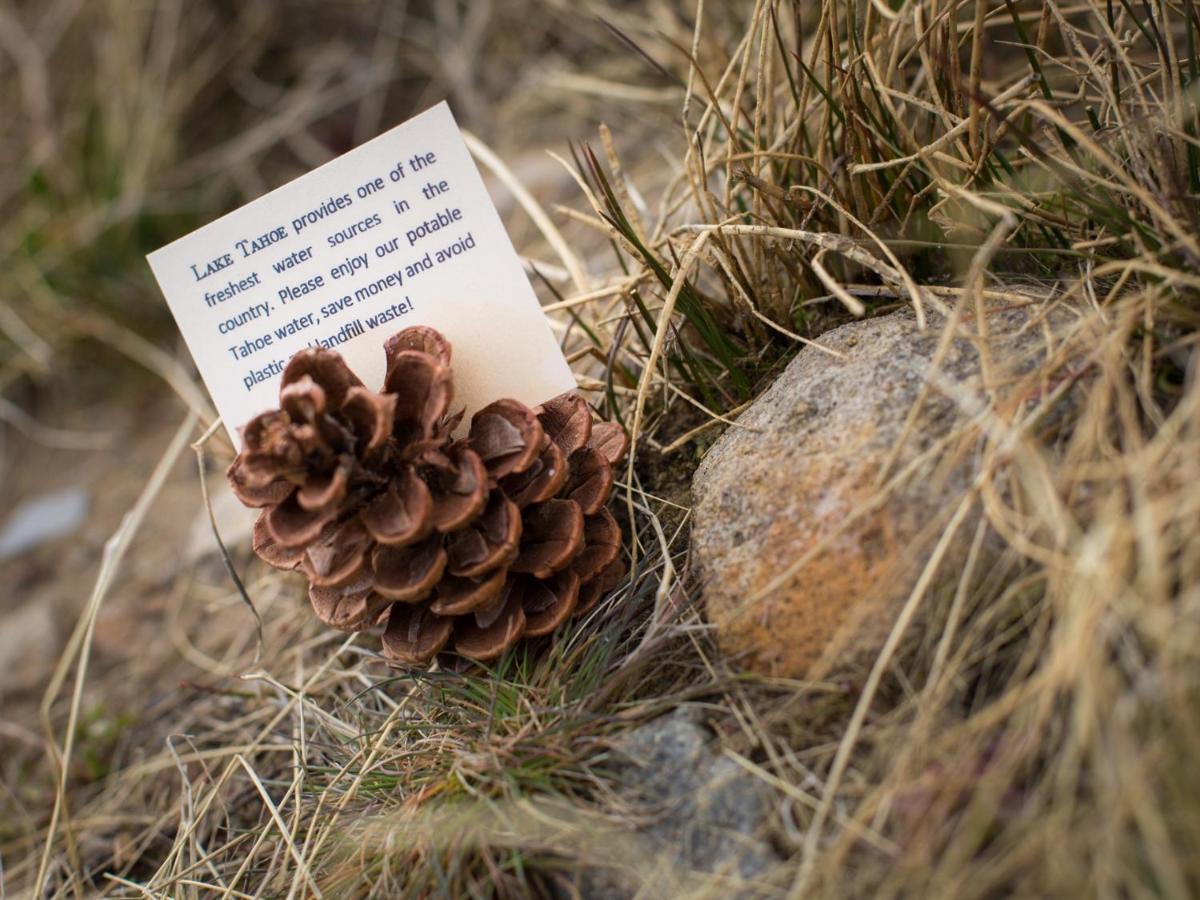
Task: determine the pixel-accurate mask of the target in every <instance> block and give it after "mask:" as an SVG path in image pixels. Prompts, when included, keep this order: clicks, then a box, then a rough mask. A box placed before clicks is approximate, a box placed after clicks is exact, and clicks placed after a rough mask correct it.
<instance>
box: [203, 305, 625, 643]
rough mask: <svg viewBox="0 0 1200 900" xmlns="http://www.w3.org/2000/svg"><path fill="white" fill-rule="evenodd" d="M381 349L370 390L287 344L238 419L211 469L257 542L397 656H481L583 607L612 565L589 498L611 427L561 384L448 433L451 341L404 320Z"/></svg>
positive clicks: (451, 423)
mask: <svg viewBox="0 0 1200 900" xmlns="http://www.w3.org/2000/svg"><path fill="white" fill-rule="evenodd" d="M384 351H385V353H386V356H387V374H386V375H385V377H384V385H383V390H382V392H381V393H376V392H374V391H371V390H369V389H367V388H366V387H364V386H363V385H362V383H361V382H360V381H359V380H358V379H357V378H356V377H355V376H354V374H353V373H352V372H351V371H350V370H349V368H348V367H347V366H346V364H345V362H344V361H343V360H342V358H341V356H340V355H339V354H337V353H336V352H333V351H329V350H321V349H311V350H303V351H301V352H299V353H297V354H296V355H295V356H293V357H292V359H291V360H290V361H289V362H288V365H287V367H286V368H285V369H284V372H283V377H282V380H281V384H280V391H279V409H277V410H271V411H269V412H265V413H262V414H261V415H259V416H257V417H255V418H254V419H252V420H251V421H250V422H249V423H248V424H247V425H246V426H245V428H244V429H243V432H242V437H243V444H244V446H243V448H242V452H241V453H240V454H239V455H238V456H237V458H236V459H235V460H234V461H233V464H232V465H231V466H230V467H229V471H228V473H227V475H228V478H229V482H230V484H231V485H232V486H233V490H234V492H235V493H236V494H237V496H238V497H239V498H240V499H241V501H242V502H243V503H245V504H246V505H248V506H254V507H260V508H262V510H263V511H262V514H261V515H260V516H259V518H258V522H257V523H256V525H255V529H254V550H255V552H256V553H257V554H258V555H259V556H260V557H262V558H263V559H264V560H265V561H266V562H268V563H270V564H271V565H273V566H275V567H277V568H280V569H299V570H300V571H302V572H303V573H304V574H305V575H306V576H307V578H308V581H309V597H310V599H311V601H312V606H313V609H314V610H315V611H316V613H317V616H318V617H319V618H320V619H321V620H322V621H323V622H325V623H326V624H328V625H332V626H334V627H335V628H340V629H343V630H346V631H359V630H361V629H364V628H369V627H371V626H373V625H376V624H385V623H386V629H385V631H384V633H383V652H384V654H385V655H386V656H387V657H389V658H390V659H393V660H396V661H398V662H402V663H406V664H410V665H416V664H426V663H428V662H429V661H430V660H432V659H433V657H434V656H435V655H437V653H438V652H440V651H441V650H443V649H444V648H446V647H453V649H454V650H455V651H456V652H458V653H460V654H462V655H463V656H468V657H471V658H473V659H477V660H489V659H493V658H495V657H497V656H499V655H500V654H501V653H503V652H504V651H505V650H506V649H508V648H509V647H511V646H512V645H513V644H514V643H516V641H518V640H519V639H520V638H522V637H536V636H539V635H545V634H549V633H551V632H552V631H554V630H555V629H556V628H557V627H558V626H559V625H560V624H562V623H563V622H564V621H565V620H566V619H567V618H568V617H569V616H571V615H572V614H579V613H583V612H587V611H588V610H589V609H591V608H592V607H593V606H595V605H596V603H598V602H599V600H600V598H601V597H602V596H603V595H604V594H605V593H606V592H607V591H609V590H611V589H612V588H613V587H615V586H616V584H617V583H618V582H619V581H620V580H621V578H622V577H623V575H624V571H625V569H624V564H623V563H622V561H621V555H620V551H621V530H620V527H619V526H618V525H617V522H616V520H615V519H614V518H613V517H612V514H611V513H610V512H609V511H608V510H607V508H606V506H605V505H606V503H607V501H608V497H609V494H610V493H611V491H612V484H613V471H612V467H613V465H614V464H615V463H616V462H618V461H619V460H620V459H621V457H623V456H624V455H625V452H626V450H627V449H628V439H627V437H626V435H625V432H624V430H623V429H622V428H621V427H620V426H619V425H616V424H613V423H610V422H596V423H593V422H592V416H591V412H590V410H589V409H588V406H587V403H586V402H585V401H584V400H583V398H581V397H580V396H578V395H577V394H571V393H568V394H563V395H561V396H559V397H556V398H555V399H553V400H551V401H549V402H547V403H545V404H543V405H542V406H540V407H537V408H535V409H530V408H529V407H527V406H525V405H524V404H523V403H519V402H517V401H515V400H498V401H496V402H495V403H492V404H490V405H489V406H487V407H484V408H483V409H481V410H479V411H478V412H477V413H475V415H474V416H473V417H472V418H471V425H470V430H469V432H468V434H467V436H466V437H464V438H461V439H459V440H455V439H453V437H452V432H453V431H454V430H455V428H456V427H457V426H458V424H459V422H460V421H461V419H462V414H461V413H459V414H457V415H453V414H451V413H450V412H449V410H450V404H451V401H452V399H453V382H452V379H451V374H450V344H449V342H448V341H446V339H445V338H443V337H442V335H441V334H440V333H438V332H437V331H435V330H434V329H432V328H426V327H423V326H415V327H412V328H407V329H405V330H404V331H401V332H400V333H398V334H396V335H394V336H392V337H391V338H389V339H388V340H387V342H386V343H385V344H384Z"/></svg>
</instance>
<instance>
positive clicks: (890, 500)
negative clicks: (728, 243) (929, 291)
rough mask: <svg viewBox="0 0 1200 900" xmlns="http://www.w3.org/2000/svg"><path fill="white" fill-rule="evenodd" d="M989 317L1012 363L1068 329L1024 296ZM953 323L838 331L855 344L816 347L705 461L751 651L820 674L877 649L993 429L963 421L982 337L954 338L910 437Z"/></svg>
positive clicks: (705, 578) (960, 546)
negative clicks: (1033, 308)
mask: <svg viewBox="0 0 1200 900" xmlns="http://www.w3.org/2000/svg"><path fill="white" fill-rule="evenodd" d="M987 321H988V331H989V341H988V345H987V347H988V351H989V352H990V354H991V359H992V360H993V361H995V363H996V366H997V368H1000V369H1006V370H1008V371H1010V372H1011V373H1018V372H1020V371H1028V370H1029V368H1030V367H1031V366H1032V365H1033V364H1034V362H1035V361H1036V360H1037V359H1038V358H1039V357H1041V356H1043V355H1044V353H1045V351H1046V347H1047V345H1048V340H1049V338H1050V336H1051V335H1052V333H1053V330H1052V329H1051V328H1050V326H1048V325H1047V324H1046V323H1044V322H1033V321H1031V319H1030V316H1029V315H1028V314H1027V313H1026V312H1024V311H1022V310H1021V309H1016V308H1007V309H1003V310H999V311H995V312H990V313H989V315H988V319H987ZM1057 327H1058V326H1055V328H1057ZM940 336H941V321H940V320H938V319H936V318H935V319H933V320H932V321H931V322H930V327H929V328H928V329H927V331H926V332H925V333H920V332H919V331H918V329H917V325H916V320H915V317H914V316H913V314H912V312H911V311H909V310H902V311H900V312H897V313H893V314H890V315H887V316H882V317H879V318H875V319H869V320H865V321H861V322H853V323H851V324H849V325H844V326H842V327H841V328H837V329H835V330H833V331H830V332H828V333H827V334H825V335H824V336H822V338H821V342H822V343H823V344H824V345H826V346H827V347H830V348H832V349H835V350H837V351H839V352H841V353H842V354H844V355H845V359H844V360H839V359H836V358H833V357H831V356H829V355H828V354H825V353H821V352H820V351H818V350H815V349H813V348H805V349H803V350H801V351H800V353H799V354H798V355H797V356H796V358H795V359H794V360H792V362H791V363H790V364H789V365H788V367H787V369H786V370H785V371H784V373H783V374H782V375H781V376H780V377H779V379H778V380H777V381H776V382H775V383H774V384H773V385H772V386H771V387H770V388H769V389H768V390H767V391H766V392H765V393H764V394H763V395H762V396H761V397H760V398H759V399H758V400H756V401H755V403H754V404H753V405H752V406H751V407H750V409H748V410H747V411H746V412H745V413H744V414H743V415H742V416H740V417H739V419H738V420H737V423H738V424H737V426H735V427H730V428H729V429H728V430H726V432H725V433H724V434H723V435H722V436H721V438H720V439H719V440H718V441H717V442H716V444H714V445H713V447H712V448H711V450H710V451H709V452H708V454H707V456H706V457H705V459H704V461H703V462H702V463H701V465H700V467H699V469H698V470H697V472H696V475H695V478H694V481H693V484H692V491H693V500H694V507H693V508H694V513H693V515H694V519H693V529H692V561H693V566H694V568H695V570H696V572H697V573H698V576H699V581H700V585H701V588H702V592H703V597H704V604H705V608H706V612H707V615H708V617H709V620H710V621H711V622H712V623H713V624H714V625H715V626H716V630H717V638H718V642H719V644H720V646H721V649H722V650H723V651H724V652H725V653H726V654H727V655H728V656H729V657H730V658H731V659H732V660H733V662H734V664H735V665H740V666H744V667H746V668H750V669H753V670H756V671H759V672H762V673H765V674H768V675H774V676H787V677H801V678H802V677H807V678H820V677H824V676H826V675H829V674H830V673H831V672H832V671H834V670H838V671H840V670H842V669H844V668H849V667H857V668H861V667H863V666H869V665H870V663H871V661H873V660H874V658H875V656H876V655H877V653H878V650H879V649H880V647H881V646H882V643H883V641H884V640H885V639H886V636H887V634H888V633H889V631H890V630H891V627H892V625H893V623H894V622H895V619H896V615H897V613H898V612H899V609H900V606H901V605H902V604H903V602H904V600H905V599H906V598H907V597H908V595H909V593H910V592H911V590H912V587H913V585H914V584H915V580H916V578H917V577H918V575H919V573H920V570H921V568H922V567H923V566H924V564H925V563H926V561H927V560H928V558H929V552H930V550H931V549H932V547H933V545H934V543H935V542H936V539H937V537H938V535H939V534H940V533H941V531H942V530H943V528H944V526H945V524H946V523H947V521H948V520H949V519H950V517H951V516H952V515H953V513H954V510H955V508H956V506H957V505H958V502H959V500H960V498H961V497H962V496H963V494H964V492H965V491H966V490H967V489H968V487H969V486H970V484H971V482H972V480H973V478H974V475H975V471H976V455H977V453H978V449H979V430H978V429H977V428H976V427H974V426H972V427H968V428H961V427H960V426H962V425H963V424H964V422H966V421H967V419H968V418H969V413H968V412H967V411H965V410H964V407H970V406H971V405H972V403H974V402H975V399H976V398H979V397H980V393H979V391H980V388H981V377H980V372H981V365H980V353H979V350H978V347H977V345H976V342H975V341H972V340H968V339H965V338H962V339H956V340H954V341H953V342H952V343H951V345H950V346H949V348H948V350H947V352H946V355H945V357H944V359H943V360H942V363H941V365H940V367H939V370H938V371H939V375H938V377H937V378H935V379H934V380H933V381H932V387H931V389H930V390H929V391H928V393H927V396H926V398H925V400H924V401H923V403H922V405H921V407H920V412H919V413H918V415H917V418H916V420H915V421H914V422H913V427H911V428H910V429H908V431H907V437H906V439H905V440H904V441H903V442H901V436H902V435H903V434H906V422H907V419H908V417H909V414H910V410H911V409H912V407H913V404H914V401H915V400H916V398H917V396H918V394H919V393H920V391H921V388H922V386H923V385H924V384H925V383H926V380H927V372H929V371H930V363H931V360H932V359H933V357H934V355H935V351H936V350H937V347H938V342H939V339H940ZM1014 384H1016V381H1015V379H1012V378H1009V379H1008V380H1007V381H1006V382H1004V383H1002V384H1001V386H1000V388H999V390H1014V389H1015V388H1013V387H1011V386H1012V385H1014ZM1005 385H1007V387H1006V386H1005ZM1014 400H1015V402H1021V401H1020V399H1019V398H1014ZM947 438H949V439H948V440H947ZM941 444H944V446H941V447H940V449H937V450H936V452H927V451H930V449H931V448H935V447H938V446H939V445H941ZM902 473H907V474H906V475H905V476H904V477H903V478H902V482H901V483H899V484H897V485H895V487H894V489H893V490H891V491H889V492H888V493H886V495H885V496H884V497H883V499H880V497H881V495H880V485H881V484H886V483H888V481H889V479H891V478H893V477H894V476H896V475H897V474H902ZM973 530H974V529H973V528H972V527H970V525H969V523H968V527H964V528H960V529H959V530H958V532H957V534H958V536H959V539H958V540H957V541H956V542H955V545H954V546H953V547H952V548H951V552H950V553H949V555H948V558H947V561H946V563H945V564H944V565H942V566H941V567H940V572H941V573H942V574H941V575H940V576H939V577H941V578H942V579H945V578H947V577H949V578H953V577H956V574H957V570H958V569H959V567H960V564H961V563H960V562H958V564H956V561H961V559H962V557H963V550H964V548H965V546H966V544H967V543H969V541H970V538H971V535H972V532H973ZM797 565H799V568H797ZM789 570H791V571H794V575H793V576H791V577H786V578H784V577H781V576H786V574H787V573H788V571H789ZM935 587H936V585H935Z"/></svg>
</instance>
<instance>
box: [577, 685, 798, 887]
mask: <svg viewBox="0 0 1200 900" xmlns="http://www.w3.org/2000/svg"><path fill="white" fill-rule="evenodd" d="M700 718H701V717H700V715H698V710H693V709H688V708H682V709H679V710H676V711H675V712H673V713H671V714H669V715H665V716H661V717H660V718H657V719H654V720H653V721H650V722H647V723H646V724H644V725H641V726H639V727H638V728H635V729H634V730H633V731H631V732H629V733H628V734H627V735H624V736H623V737H622V738H621V739H620V741H619V742H618V743H617V745H616V746H615V747H614V750H615V754H614V756H615V759H616V760H617V763H618V765H619V776H620V777H619V778H618V779H617V784H618V785H619V788H618V792H619V794H620V795H621V798H622V799H623V800H624V802H626V803H627V804H629V810H630V812H631V818H632V819H633V820H635V821H637V822H639V823H641V825H640V827H639V828H638V832H637V839H638V841H637V842H638V845H639V846H640V848H641V849H642V850H643V851H644V852H645V854H646V859H645V860H643V862H642V864H641V866H635V865H633V862H634V861H633V860H632V859H630V860H611V861H610V862H611V863H612V865H609V866H605V867H597V868H590V869H584V870H582V871H581V872H579V873H578V881H577V883H576V884H575V885H574V886H573V887H574V890H575V891H576V892H577V893H578V896H581V897H587V898H589V900H629V898H633V897H677V896H687V897H698V898H699V897H712V898H718V897H719V898H721V900H755V898H761V897H768V896H778V894H779V890H780V889H779V886H778V885H777V884H773V883H772V880H771V876H772V873H775V872H777V871H778V869H779V867H780V865H781V863H782V862H783V860H782V859H781V858H780V857H779V856H778V854H777V853H776V851H775V849H774V847H773V846H772V845H771V843H770V841H769V832H770V828H771V822H772V820H773V810H772V806H773V803H774V802H775V798H774V796H773V792H772V791H771V790H770V788H769V787H768V786H767V785H766V783H765V782H763V781H762V780H761V779H759V778H757V777H755V776H754V775H753V774H751V773H750V772H748V771H746V770H745V769H744V768H742V767H741V766H740V765H738V764H737V763H736V762H735V761H734V760H732V759H730V758H729V757H727V756H725V755H724V754H723V753H722V752H721V748H720V746H719V744H718V742H717V740H716V738H715V737H714V736H713V735H712V734H711V733H710V732H709V730H708V729H707V728H705V727H704V725H703V724H702V722H701V721H700ZM562 896H567V894H566V893H564V894H563V895H562Z"/></svg>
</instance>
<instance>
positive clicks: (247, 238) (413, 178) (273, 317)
mask: <svg viewBox="0 0 1200 900" xmlns="http://www.w3.org/2000/svg"><path fill="white" fill-rule="evenodd" d="M147 259H148V260H149V262H150V267H151V269H153V270H154V276H155V278H157V279H158V283H159V286H160V287H161V288H162V292H163V294H164V295H165V296H166V298H167V303H168V305H169V306H170V307H171V312H172V313H173V314H174V316H175V320H176V321H177V322H178V323H179V329H180V331H182V332H183V336H184V339H185V340H186V341H187V345H188V349H189V350H190V351H191V353H192V357H193V358H194V359H195V360H196V364H197V366H199V369H200V374H201V376H202V377H203V378H204V383H205V384H206V385H207V386H208V390H209V393H210V394H211V395H212V398H213V402H214V403H215V405H216V407H217V411H218V412H219V413H220V414H221V417H222V419H223V420H224V422H225V426H226V428H227V429H228V430H229V433H230V436H231V437H232V438H233V442H234V446H235V447H239V448H240V447H241V435H240V432H239V429H240V427H241V426H242V425H245V424H246V422H248V421H249V420H250V419H251V418H253V417H254V416H255V415H257V414H258V413H260V412H262V411H263V410H266V409H270V408H272V407H275V406H277V405H278V396H279V377H280V374H281V373H282V371H283V367H284V366H285V365H286V364H287V361H288V359H289V358H290V357H291V355H292V354H293V353H295V352H296V351H297V350H300V349H302V348H304V347H308V346H322V347H328V348H331V349H335V350H337V351H338V352H339V353H341V354H342V356H343V357H345V359H346V362H347V363H348V364H349V366H350V368H351V369H353V370H354V372H355V373H356V374H357V375H358V376H359V378H361V379H362V380H363V382H364V383H365V384H366V385H367V386H368V387H370V388H372V389H378V387H379V386H380V385H381V384H382V382H383V375H384V356H383V342H384V340H385V339H386V338H387V337H388V336H390V335H391V334H393V333H395V332H397V331H399V330H400V329H402V328H406V327H408V326H409V325H431V326H433V327H434V328H437V329H438V330H439V331H441V332H442V333H443V334H444V335H446V337H447V338H449V340H450V342H451V344H452V345H453V348H454V359H453V363H452V365H453V370H454V383H455V403H454V408H455V409H458V408H461V407H463V406H465V407H466V410H467V416H468V419H469V417H470V415H471V413H472V412H473V411H474V410H476V409H478V408H480V407H481V406H484V405H486V404H488V403H490V402H491V401H493V400H496V399H499V398H501V397H512V398H514V399H517V400H520V401H522V402H524V403H527V404H529V405H531V406H532V405H535V404H537V403H541V402H543V401H545V400H548V399H550V398H551V397H553V396H556V395H557V394H560V393H562V392H563V391H566V390H570V389H572V388H574V387H575V379H574V376H573V375H572V374H571V370H570V367H569V366H568V365H567V362H566V360H565V359H563V355H562V353H561V352H560V350H559V348H558V344H557V342H556V341H555V339H554V335H553V333H552V332H551V330H550V326H549V323H548V322H547V321H546V319H545V317H544V315H543V313H542V310H541V307H540V306H539V305H538V302H537V298H536V296H535V295H534V293H533V289H532V288H531V287H530V284H529V280H528V278H527V277H526V275H525V272H524V269H523V268H522V266H521V261H520V260H519V259H518V258H517V254H516V251H515V250H514V249H513V246H512V242H511V241H510V240H509V238H508V235H507V233H506V232H505V230H504V226H503V224H502V223H501V221H500V216H499V215H498V214H497V212H496V208H495V207H494V206H493V205H492V201H491V198H489V197H488V194H487V190H486V189H485V188H484V185H483V179H482V178H480V176H479V171H478V170H477V169H476V168H475V164H474V162H473V161H472V159H471V156H470V153H469V151H468V150H467V147H466V144H464V143H463V139H462V136H461V135H460V134H459V131H458V126H457V125H456V124H455V122H454V117H453V115H452V114H451V112H450V108H449V107H448V106H447V105H446V104H445V103H440V104H438V105H437V106H435V107H433V108H432V109H430V110H427V111H426V112H424V113H422V114H421V115H419V116H417V117H415V118H413V119H410V120H409V121H407V122H405V123H404V124H402V125H398V126H396V127H395V128H393V129H392V130H391V131H388V132H385V133H384V134H382V135H380V136H379V137H377V138H375V139H373V140H371V141H369V142H368V143H366V144H363V145H362V146H361V147H358V148H356V149H354V150H351V151H350V152H349V153H346V154H345V155H344V156H340V157H338V158H337V159H335V160H333V161H331V162H329V163H326V164H325V165H323V166H321V168H319V169H316V170H314V171H312V172H309V173H308V174H307V175H304V176H302V177H300V178H297V179H296V180H295V181H292V182H290V183H289V184H286V185H284V186H283V187H281V188H278V189H277V190H274V191H272V192H271V193H269V194H267V195H265V196H263V197H260V198H259V199H258V200H255V201H254V202H252V203H249V204H247V205H246V206H243V207H242V208H241V209H238V210H236V211H234V212H232V213H229V214H228V215H226V216H223V217H222V218H220V219H217V220H216V221H215V222H212V223H210V224H208V225H206V226H204V227H203V228H200V229H198V230H197V231H194V232H192V233H191V234H189V235H188V236H186V237H184V238H180V239H179V240H177V241H175V242H174V243H172V244H169V245H167V246H166V247H163V248H162V249H161V250H156V251H155V252H154V253H151V254H150V255H149V256H148V257H147Z"/></svg>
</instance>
